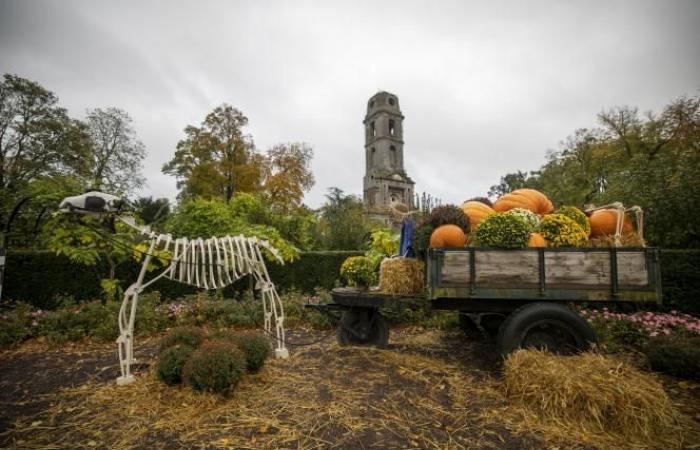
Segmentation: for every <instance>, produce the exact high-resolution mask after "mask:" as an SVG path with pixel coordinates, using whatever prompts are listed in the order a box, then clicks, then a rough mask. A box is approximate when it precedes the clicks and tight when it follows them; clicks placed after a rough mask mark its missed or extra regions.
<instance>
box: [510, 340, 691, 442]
mask: <svg viewBox="0 0 700 450" xmlns="http://www.w3.org/2000/svg"><path fill="white" fill-rule="evenodd" d="M504 382H505V395H506V397H507V398H508V400H509V401H510V402H511V404H512V405H513V406H515V408H516V409H518V408H519V409H520V411H519V412H520V414H519V417H518V418H517V419H516V420H515V422H517V425H516V428H518V429H521V430H522V429H526V430H529V431H533V430H539V431H541V432H543V433H544V434H545V435H550V437H551V436H552V435H554V437H560V438H561V437H566V438H569V439H571V438H572V437H573V438H575V439H576V440H579V441H581V442H599V443H600V442H608V443H609V444H608V445H615V446H622V447H623V448H638V447H642V448H683V446H684V445H685V444H686V442H685V441H684V439H686V436H685V435H686V434H687V433H685V432H684V431H687V430H684V426H683V425H682V424H681V416H680V415H679V414H678V412H677V411H676V410H675V408H674V407H673V405H672V403H671V401H670V399H669V397H668V395H667V394H666V392H665V391H664V389H663V387H662V385H661V383H660V382H659V380H658V379H657V378H656V376H654V375H652V374H648V373H642V372H640V371H639V370H637V369H635V368H634V367H632V366H631V365H629V364H627V363H625V362H623V361H619V360H616V359H613V358H610V357H605V356H602V355H599V354H595V353H583V354H581V355H577V356H571V357H561V356H556V355H552V354H550V353H547V352H543V351H538V350H520V351H518V352H516V353H514V354H512V355H511V356H510V357H509V358H508V359H507V360H506V362H505V380H504ZM511 412H512V411H511ZM623 443H624V444H623ZM635 443H636V444H635Z"/></svg>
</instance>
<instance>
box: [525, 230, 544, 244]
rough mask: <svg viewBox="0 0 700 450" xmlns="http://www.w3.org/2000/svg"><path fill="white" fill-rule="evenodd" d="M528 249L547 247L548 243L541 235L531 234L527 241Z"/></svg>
mask: <svg viewBox="0 0 700 450" xmlns="http://www.w3.org/2000/svg"><path fill="white" fill-rule="evenodd" d="M527 246H528V247H546V246H547V241H546V240H545V239H544V236H542V235H541V234H540V233H530V239H529V240H528V241H527Z"/></svg>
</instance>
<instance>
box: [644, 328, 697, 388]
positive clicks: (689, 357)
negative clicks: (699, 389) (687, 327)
mask: <svg viewBox="0 0 700 450" xmlns="http://www.w3.org/2000/svg"><path fill="white" fill-rule="evenodd" d="M644 353H646V355H647V358H648V359H649V364H650V366H651V368H652V369H653V370H656V371H658V372H664V373H667V374H669V375H674V376H677V377H682V378H690V379H693V380H700V337H698V336H695V337H684V336H664V337H658V338H654V339H650V340H649V343H648V344H647V345H646V346H645V348H644Z"/></svg>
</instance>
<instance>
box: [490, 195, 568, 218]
mask: <svg viewBox="0 0 700 450" xmlns="http://www.w3.org/2000/svg"><path fill="white" fill-rule="evenodd" d="M514 208H523V209H527V210H528V211H532V212H534V213H535V214H539V215H544V214H549V213H550V212H552V211H553V210H554V205H553V204H552V202H551V201H550V200H549V198H547V196H546V195H544V194H543V193H541V192H540V191H536V190H534V189H516V190H514V191H513V192H510V193H508V194H506V195H504V196H503V197H501V198H499V199H498V200H496V203H494V204H493V209H494V210H496V211H498V212H506V211H510V210H511V209H514Z"/></svg>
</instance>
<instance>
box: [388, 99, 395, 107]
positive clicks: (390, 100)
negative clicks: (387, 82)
mask: <svg viewBox="0 0 700 450" xmlns="http://www.w3.org/2000/svg"><path fill="white" fill-rule="evenodd" d="M394 103H396V102H395V101H394V98H393V97H389V104H390V105H391V106H394Z"/></svg>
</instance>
